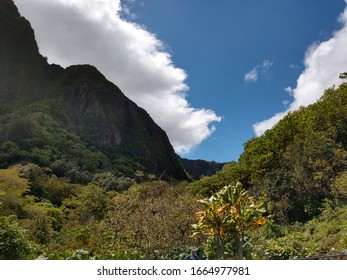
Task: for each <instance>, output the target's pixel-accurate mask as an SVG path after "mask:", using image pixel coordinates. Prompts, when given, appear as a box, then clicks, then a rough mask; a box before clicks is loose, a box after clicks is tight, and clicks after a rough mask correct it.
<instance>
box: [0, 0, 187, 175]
mask: <svg viewBox="0 0 347 280" xmlns="http://www.w3.org/2000/svg"><path fill="white" fill-rule="evenodd" d="M0 100H1V102H0V165H1V166H0V167H1V168H6V167H8V166H10V165H13V164H15V163H19V162H33V163H36V164H39V165H41V166H46V167H49V168H51V169H52V170H53V171H56V172H57V173H61V175H66V174H65V173H66V172H68V171H71V170H72V169H75V170H76V172H77V171H78V172H79V173H83V172H90V173H93V172H99V171H104V170H108V171H111V172H113V173H115V174H119V175H124V176H133V175H134V174H135V172H136V171H137V172H138V171H140V173H144V174H152V175H156V176H157V177H163V178H173V179H177V180H183V179H187V174H186V172H185V170H184V169H183V167H182V165H181V164H180V162H179V159H178V157H177V155H176V154H175V152H174V150H173V148H172V146H171V144H170V142H169V139H168V137H167V135H166V133H165V132H164V131H163V130H162V129H161V128H160V127H159V126H158V125H157V124H156V123H155V122H154V121H153V120H152V119H151V117H150V116H149V114H148V113H147V112H146V111H145V110H143V109H142V108H140V107H138V106H137V105H136V104H135V103H134V102H132V101H131V100H129V99H128V98H127V97H126V96H125V95H124V94H123V93H122V92H121V90H120V89H119V88H118V87H117V86H116V85H114V84H112V83H111V82H109V81H108V80H107V79H106V78H105V77H104V76H103V75H102V74H101V73H100V72H99V71H98V70H97V69H96V68H95V67H93V66H91V65H74V66H70V67H67V68H66V69H64V68H62V67H60V66H59V65H54V64H52V65H50V64H48V63H47V59H46V58H45V57H43V56H42V55H41V54H40V53H39V49H38V46H37V43H36V41H35V36H34V31H33V29H32V28H31V25H30V23H29V22H28V21H27V20H26V19H25V18H24V17H22V16H21V15H20V14H19V12H18V9H17V7H16V6H15V4H14V2H13V1H12V0H1V1H0Z"/></svg>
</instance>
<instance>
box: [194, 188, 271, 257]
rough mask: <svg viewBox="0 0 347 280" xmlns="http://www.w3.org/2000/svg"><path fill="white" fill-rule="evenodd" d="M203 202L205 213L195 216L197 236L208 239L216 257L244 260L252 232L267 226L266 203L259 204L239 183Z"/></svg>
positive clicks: (208, 245) (212, 254) (211, 250)
mask: <svg viewBox="0 0 347 280" xmlns="http://www.w3.org/2000/svg"><path fill="white" fill-rule="evenodd" d="M200 202H201V204H202V205H203V207H204V210H202V211H200V212H197V213H196V214H195V217H196V220H197V223H196V224H195V225H193V228H194V236H199V235H203V236H205V237H206V238H207V243H206V244H207V249H208V250H207V251H208V252H207V253H208V254H209V255H210V256H211V257H213V258H222V259H225V258H227V257H236V258H238V259H243V258H244V251H245V247H246V243H247V237H248V233H249V231H250V230H253V229H256V228H258V227H260V226H261V225H263V224H264V223H265V218H264V217H263V214H264V212H265V209H264V208H263V207H262V204H263V203H262V202H260V203H258V204H256V203H255V201H254V198H253V197H252V196H250V195H248V193H247V192H246V191H244V190H243V189H242V184H241V183H239V182H238V183H237V184H236V185H235V186H232V185H229V186H226V187H224V188H223V189H222V190H220V191H219V192H218V193H216V194H215V195H212V196H211V197H210V198H209V199H204V200H201V201H200Z"/></svg>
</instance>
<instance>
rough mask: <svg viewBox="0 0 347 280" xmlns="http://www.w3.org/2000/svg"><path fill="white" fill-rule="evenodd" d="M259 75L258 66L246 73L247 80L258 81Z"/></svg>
mask: <svg viewBox="0 0 347 280" xmlns="http://www.w3.org/2000/svg"><path fill="white" fill-rule="evenodd" d="M258 76H259V73H258V67H254V68H253V69H252V70H251V71H249V72H247V73H246V74H245V81H246V82H256V81H258Z"/></svg>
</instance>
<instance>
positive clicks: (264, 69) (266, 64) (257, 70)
mask: <svg viewBox="0 0 347 280" xmlns="http://www.w3.org/2000/svg"><path fill="white" fill-rule="evenodd" d="M272 65H273V61H270V60H264V61H263V63H262V64H258V65H256V66H254V67H253V69H252V70H250V71H249V72H247V73H245V74H244V80H245V81H246V82H257V81H258V78H259V75H260V74H261V75H262V76H264V77H266V78H267V79H269V77H270V76H269V74H268V69H269V68H270V67H271V66H272Z"/></svg>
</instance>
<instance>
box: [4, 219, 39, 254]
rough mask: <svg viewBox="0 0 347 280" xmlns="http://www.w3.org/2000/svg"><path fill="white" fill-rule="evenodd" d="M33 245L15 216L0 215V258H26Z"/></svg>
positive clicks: (30, 252) (31, 251)
mask: <svg viewBox="0 0 347 280" xmlns="http://www.w3.org/2000/svg"><path fill="white" fill-rule="evenodd" d="M33 250H34V246H33V244H32V243H31V242H30V241H29V238H28V236H27V232H26V231H25V230H24V229H23V228H22V227H20V226H19V224H18V222H17V221H16V218H15V216H10V217H3V216H0V260H20V259H28V258H29V257H30V256H31V254H32V253H33Z"/></svg>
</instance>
